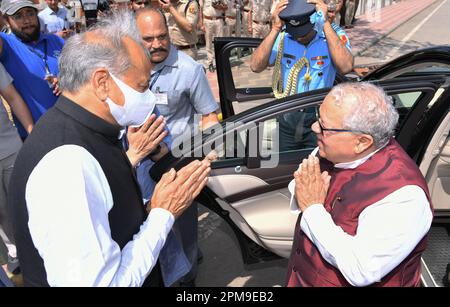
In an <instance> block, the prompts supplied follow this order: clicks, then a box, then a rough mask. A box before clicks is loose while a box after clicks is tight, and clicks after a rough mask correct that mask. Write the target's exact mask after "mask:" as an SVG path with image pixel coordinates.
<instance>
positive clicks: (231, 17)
mask: <svg viewBox="0 0 450 307" xmlns="http://www.w3.org/2000/svg"><path fill="white" fill-rule="evenodd" d="M225 17H226V18H230V19H236V16H225Z"/></svg>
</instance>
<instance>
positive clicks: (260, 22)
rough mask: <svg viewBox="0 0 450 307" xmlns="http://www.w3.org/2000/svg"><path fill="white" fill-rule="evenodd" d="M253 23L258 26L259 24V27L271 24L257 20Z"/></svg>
mask: <svg viewBox="0 0 450 307" xmlns="http://www.w3.org/2000/svg"><path fill="white" fill-rule="evenodd" d="M253 22H254V23H256V24H258V25H268V24H269V23H270V21H264V22H262V21H256V20H253Z"/></svg>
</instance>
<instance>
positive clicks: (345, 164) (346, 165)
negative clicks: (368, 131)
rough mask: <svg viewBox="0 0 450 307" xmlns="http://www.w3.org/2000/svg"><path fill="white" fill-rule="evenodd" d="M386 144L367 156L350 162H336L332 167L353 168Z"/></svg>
mask: <svg viewBox="0 0 450 307" xmlns="http://www.w3.org/2000/svg"><path fill="white" fill-rule="evenodd" d="M386 145H387V143H386V144H384V145H383V146H381V147H380V148H378V149H377V150H375V151H374V152H371V153H370V154H368V155H367V156H365V157H362V158H361V159H358V160H355V161H351V162H343V163H337V164H335V165H334V167H336V168H342V169H354V168H357V167H358V166H360V165H361V164H363V163H364V162H366V161H367V160H369V158H370V157H372V156H373V155H374V154H376V153H377V152H379V151H380V150H381V149H383V148H384V147H385V146H386Z"/></svg>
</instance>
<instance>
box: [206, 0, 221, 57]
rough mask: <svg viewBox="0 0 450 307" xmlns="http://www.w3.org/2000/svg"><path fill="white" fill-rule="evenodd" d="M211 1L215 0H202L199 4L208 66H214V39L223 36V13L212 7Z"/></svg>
mask: <svg viewBox="0 0 450 307" xmlns="http://www.w3.org/2000/svg"><path fill="white" fill-rule="evenodd" d="M213 1H217V0H203V1H202V2H201V7H202V10H203V11H202V12H203V24H204V25H205V43H206V52H207V56H208V65H211V64H212V65H214V60H215V56H214V47H213V42H212V41H213V39H214V37H221V36H223V35H224V28H225V23H224V16H223V11H221V10H218V9H216V8H214V7H213Z"/></svg>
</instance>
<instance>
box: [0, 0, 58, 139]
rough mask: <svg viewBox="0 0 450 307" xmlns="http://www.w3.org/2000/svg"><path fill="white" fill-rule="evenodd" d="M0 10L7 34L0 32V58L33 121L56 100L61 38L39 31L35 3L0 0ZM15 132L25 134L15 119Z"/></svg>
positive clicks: (24, 135)
mask: <svg viewBox="0 0 450 307" xmlns="http://www.w3.org/2000/svg"><path fill="white" fill-rule="evenodd" d="M0 10H1V12H2V13H3V14H4V16H5V21H6V22H7V23H8V24H9V26H10V28H11V32H12V33H11V34H5V33H0V61H1V62H2V63H3V65H4V66H5V68H6V70H7V71H8V73H9V74H10V75H11V77H12V78H13V79H14V80H15V81H14V86H15V87H16V89H17V91H18V92H19V94H20V95H21V96H22V98H23V100H24V101H25V103H26V104H27V106H28V108H29V109H30V112H31V115H32V116H33V120H34V121H35V122H36V121H37V120H38V119H39V118H40V117H41V115H42V114H44V113H45V112H46V111H47V110H48V109H49V108H50V107H52V106H53V105H54V104H55V102H56V99H57V96H56V95H57V94H58V86H57V81H58V80H57V78H56V76H57V75H58V56H59V54H60V53H61V50H62V47H63V45H64V40H63V39H62V38H61V37H59V36H56V35H54V34H43V33H41V32H40V26H39V19H38V16H37V11H38V9H37V6H36V5H35V4H34V3H33V2H31V1H29V0H3V1H2V4H1V7H0ZM15 124H16V126H17V128H18V130H19V134H20V136H21V137H22V138H25V137H26V136H27V135H28V134H27V132H26V131H25V129H24V128H23V126H22V125H21V123H20V122H18V121H16V122H15Z"/></svg>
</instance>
